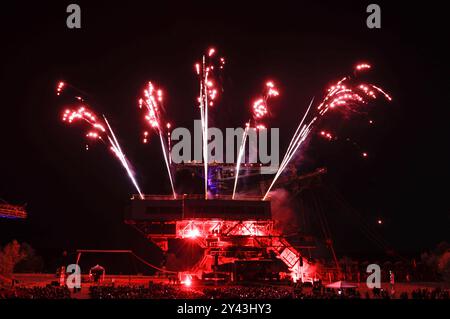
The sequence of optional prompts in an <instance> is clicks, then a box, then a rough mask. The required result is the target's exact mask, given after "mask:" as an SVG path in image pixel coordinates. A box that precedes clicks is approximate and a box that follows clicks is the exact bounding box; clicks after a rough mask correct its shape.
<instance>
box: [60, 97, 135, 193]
mask: <svg viewBox="0 0 450 319" xmlns="http://www.w3.org/2000/svg"><path fill="white" fill-rule="evenodd" d="M62 121H63V122H66V123H67V124H73V123H77V122H84V123H87V124H88V127H89V129H88V132H87V133H86V137H87V138H88V139H90V140H99V141H101V142H103V143H104V144H106V145H108V146H109V149H110V150H111V151H112V152H113V153H114V154H115V155H116V157H117V158H118V159H119V161H120V163H121V164H122V166H123V167H124V168H125V170H126V172H127V174H128V177H129V178H130V180H131V182H132V183H133V185H134V187H135V188H136V190H137V191H138V193H139V195H140V197H141V198H144V197H143V194H142V192H141V190H140V188H139V185H138V183H137V181H136V179H135V177H134V173H133V171H132V169H131V167H130V164H129V162H128V160H127V159H126V157H125V154H124V153H123V152H122V149H121V147H120V145H119V143H118V141H117V139H116V137H115V134H114V132H113V130H112V128H111V126H110V125H109V123H108V121H107V119H106V117H103V121H102V120H101V119H99V117H98V116H97V115H95V113H94V112H93V111H91V110H90V109H89V108H88V107H87V106H85V105H82V106H80V107H78V109H76V110H72V109H66V110H65V111H64V113H63V116H62ZM86 150H89V145H88V144H86Z"/></svg>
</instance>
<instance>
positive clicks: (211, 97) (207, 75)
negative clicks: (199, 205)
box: [195, 48, 225, 199]
mask: <svg viewBox="0 0 450 319" xmlns="http://www.w3.org/2000/svg"><path fill="white" fill-rule="evenodd" d="M216 53H217V52H216V50H215V49H214V48H210V49H209V50H208V52H207V53H206V54H205V55H203V56H202V61H201V63H196V64H195V71H196V74H197V76H198V80H199V84H200V95H199V98H198V102H199V108H200V120H201V124H202V137H203V144H202V151H203V166H204V172H203V174H204V176H205V186H204V189H205V199H208V138H209V137H208V110H209V108H211V107H213V106H214V104H215V101H216V99H217V97H218V92H219V91H218V87H217V84H218V82H219V77H218V75H219V74H218V72H220V71H221V70H223V68H224V65H225V59H224V58H223V57H221V58H218V57H217V54H216Z"/></svg>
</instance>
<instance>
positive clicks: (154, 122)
mask: <svg viewBox="0 0 450 319" xmlns="http://www.w3.org/2000/svg"><path fill="white" fill-rule="evenodd" d="M162 102H163V93H162V90H161V89H157V88H156V87H155V86H154V85H153V83H152V82H148V83H147V87H146V89H144V92H143V97H141V98H140V99H139V100H138V105H139V108H140V109H143V108H145V110H146V113H145V116H144V118H145V120H146V122H147V123H148V125H149V126H150V127H151V128H152V129H154V130H155V132H156V133H157V134H158V136H159V140H160V144H161V150H162V153H163V157H164V162H165V164H166V169H167V173H168V175H169V180H170V186H171V187H172V194H173V197H174V198H176V197H177V194H176V192H175V186H174V183H173V178H172V171H171V169H170V160H169V152H168V150H167V147H166V145H165V143H164V138H163V135H164V132H163V128H162V125H161V117H162V115H161V110H162V108H163V107H162ZM168 125H170V124H168ZM167 128H170V126H167ZM148 135H149V134H148V132H147V131H145V132H144V139H143V142H144V143H145V144H146V143H148Z"/></svg>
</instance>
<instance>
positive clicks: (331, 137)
mask: <svg viewBox="0 0 450 319" xmlns="http://www.w3.org/2000/svg"><path fill="white" fill-rule="evenodd" d="M372 123H373V121H372V120H370V121H369V124H372ZM318 135H319V136H320V137H321V138H323V139H325V140H326V141H329V142H334V141H338V140H341V141H342V140H343V141H344V142H347V143H350V144H351V145H352V146H353V147H354V148H356V149H357V150H358V151H359V153H360V155H361V156H362V157H363V158H367V157H368V156H369V154H368V153H367V152H365V151H363V150H362V149H361V147H360V145H359V144H358V143H357V142H355V141H354V140H352V139H351V138H350V137H347V138H345V139H342V138H340V137H339V136H337V135H335V134H334V133H331V132H329V131H326V130H322V131H320V133H319V134H318Z"/></svg>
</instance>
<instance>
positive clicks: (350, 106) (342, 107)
mask: <svg viewBox="0 0 450 319" xmlns="http://www.w3.org/2000/svg"><path fill="white" fill-rule="evenodd" d="M369 69H371V66H370V65H369V64H365V63H364V64H359V65H357V66H356V67H355V69H354V70H353V71H354V72H353V74H354V76H353V77H351V76H346V77H344V78H342V79H341V80H339V81H338V82H336V83H335V84H334V85H332V86H330V87H329V88H328V90H327V94H326V95H325V97H324V98H323V100H322V102H321V103H320V104H319V105H318V106H317V108H316V109H315V110H314V111H315V112H314V113H312V114H311V116H310V113H311V106H312V103H313V100H312V101H311V103H310V104H309V106H308V109H307V111H306V113H305V115H304V116H303V118H302V120H301V122H300V124H299V126H298V127H297V130H296V131H295V133H294V135H293V137H292V139H291V141H290V143H289V147H288V149H287V151H286V154H285V156H284V158H283V161H282V162H281V164H280V167H279V168H278V171H277V172H276V174H275V177H274V178H273V180H272V183H271V184H270V186H269V188H268V189H267V192H266V194H265V195H264V197H263V200H266V199H267V197H268V196H269V193H270V191H271V190H272V188H273V186H274V185H275V183H276V182H277V180H278V178H279V177H280V175H281V174H282V173H283V171H284V169H285V168H286V166H287V165H288V164H289V163H290V162H291V160H292V158H293V157H294V156H295V154H296V152H297V150H298V149H299V148H300V147H301V145H302V144H303V142H304V141H305V140H306V138H307V137H308V135H309V134H310V132H311V131H312V130H313V129H314V128H315V125H317V124H318V123H320V121H319V120H321V119H323V117H324V116H325V114H326V113H327V112H330V111H335V112H342V113H357V114H361V113H362V112H361V110H360V108H361V106H362V105H366V104H368V103H369V102H368V99H371V100H373V99H376V98H377V97H378V96H377V94H381V95H382V96H383V97H384V98H385V99H387V100H388V101H392V98H391V96H390V95H389V94H387V93H386V92H385V91H384V90H383V89H381V88H379V87H377V86H375V85H373V84H361V83H355V82H356V81H355V78H356V77H357V76H358V73H359V72H363V71H367V70H369ZM307 117H310V118H312V119H311V120H310V121H309V122H308V124H304V122H305V119H306V118H307ZM370 123H372V121H370ZM322 135H324V136H325V137H326V138H328V139H332V138H333V134H332V133H330V132H325V131H324V134H322ZM362 156H363V157H367V156H368V154H367V153H366V152H363V153H362Z"/></svg>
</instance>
